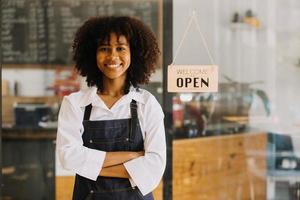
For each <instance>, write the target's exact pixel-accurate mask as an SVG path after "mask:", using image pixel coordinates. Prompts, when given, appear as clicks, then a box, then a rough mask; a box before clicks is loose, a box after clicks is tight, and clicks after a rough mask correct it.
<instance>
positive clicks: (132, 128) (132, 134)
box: [129, 99, 138, 142]
mask: <svg viewBox="0 0 300 200" xmlns="http://www.w3.org/2000/svg"><path fill="white" fill-rule="evenodd" d="M130 112H131V120H130V132H129V141H130V142H133V141H134V138H135V135H136V126H137V122H138V118H137V103H136V101H135V100H133V99H132V101H131V103H130Z"/></svg>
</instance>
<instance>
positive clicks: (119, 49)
mask: <svg viewBox="0 0 300 200" xmlns="http://www.w3.org/2000/svg"><path fill="white" fill-rule="evenodd" d="M125 50H126V49H125V48H124V47H117V51H125Z"/></svg>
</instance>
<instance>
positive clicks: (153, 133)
mask: <svg viewBox="0 0 300 200" xmlns="http://www.w3.org/2000/svg"><path fill="white" fill-rule="evenodd" d="M132 99H134V100H136V101H137V105H138V110H137V112H138V119H139V122H140V126H141V130H142V134H143V139H144V148H145V155H144V156H141V157H138V158H135V159H132V160H130V161H128V162H125V163H124V166H125V168H126V170H127V172H128V173H129V175H130V177H131V179H130V182H131V185H132V186H137V187H138V188H139V189H140V191H141V192H142V194H143V195H146V194H148V193H149V192H151V191H153V190H154V189H155V187H156V186H157V185H158V184H159V182H160V180H161V178H162V175H163V172H164V169H165V165H166V141H165V129H164V120H163V119H164V114H163V111H162V109H161V106H160V104H159V103H158V102H157V100H156V99H155V97H154V96H153V95H152V94H151V93H149V92H148V91H146V90H143V89H139V91H136V89H134V88H133V87H131V88H130V92H129V93H128V94H126V95H124V96H123V97H122V98H121V99H119V100H118V101H117V102H116V103H115V104H114V105H113V106H112V108H111V109H108V108H107V106H106V105H105V103H104V102H103V101H102V100H101V98H100V97H99V96H98V95H97V88H96V87H91V88H88V89H86V90H81V91H79V92H76V93H73V94H71V95H69V96H65V97H64V99H63V101H62V104H61V108H60V112H59V117H58V130H57V141H56V145H57V146H56V149H57V153H58V156H59V160H60V162H61V164H62V166H63V167H64V168H66V169H68V170H72V171H73V172H75V173H77V174H79V175H81V176H83V177H86V178H88V179H91V180H94V181H95V180H96V179H97V177H98V175H99V173H100V171H101V168H102V165H103V161H104V158H105V155H106V152H105V151H100V150H95V149H90V148H87V147H85V146H83V140H82V137H81V136H82V133H83V131H84V128H83V125H82V121H83V115H84V109H85V106H87V105H89V104H90V103H92V106H93V108H92V112H91V116H90V120H93V121H94V120H115V119H124V118H131V114H130V102H131V100H132Z"/></svg>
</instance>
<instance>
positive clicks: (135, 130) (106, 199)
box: [73, 100, 153, 200]
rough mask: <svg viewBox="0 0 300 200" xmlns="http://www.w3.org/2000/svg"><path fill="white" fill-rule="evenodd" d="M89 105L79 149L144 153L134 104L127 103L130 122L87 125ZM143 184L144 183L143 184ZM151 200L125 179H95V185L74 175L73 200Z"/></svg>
mask: <svg viewBox="0 0 300 200" xmlns="http://www.w3.org/2000/svg"><path fill="white" fill-rule="evenodd" d="M91 110H92V104H90V105H88V106H86V107H85V111H84V119H83V127H84V132H83V134H82V139H83V145H84V146H86V147H88V148H91V149H97V150H101V151H106V152H112V151H144V141H143V137H142V131H141V128H140V125H139V121H138V116H137V103H136V101H135V100H132V101H131V103H130V111H131V118H130V119H117V120H101V121H90V120H89V119H90V115H91ZM145 181H146V180H145ZM100 199H101V200H140V199H145V200H153V195H152V193H149V194H147V195H146V196H143V195H142V193H141V192H140V191H139V189H138V188H137V187H132V186H131V184H130V182H129V179H127V178H113V177H103V176H98V178H97V180H96V181H93V180H90V179H87V178H84V177H82V176H80V175H78V174H76V178H75V185H74V191H73V200H100Z"/></svg>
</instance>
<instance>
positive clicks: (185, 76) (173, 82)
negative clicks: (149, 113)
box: [168, 65, 218, 92]
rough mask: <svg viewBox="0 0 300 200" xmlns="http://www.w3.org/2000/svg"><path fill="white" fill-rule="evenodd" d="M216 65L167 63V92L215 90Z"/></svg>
mask: <svg viewBox="0 0 300 200" xmlns="http://www.w3.org/2000/svg"><path fill="white" fill-rule="evenodd" d="M217 91H218V66H217V65H169V66H168V92H217Z"/></svg>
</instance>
